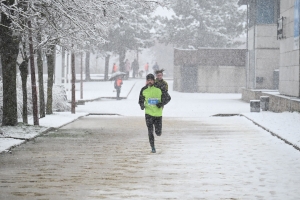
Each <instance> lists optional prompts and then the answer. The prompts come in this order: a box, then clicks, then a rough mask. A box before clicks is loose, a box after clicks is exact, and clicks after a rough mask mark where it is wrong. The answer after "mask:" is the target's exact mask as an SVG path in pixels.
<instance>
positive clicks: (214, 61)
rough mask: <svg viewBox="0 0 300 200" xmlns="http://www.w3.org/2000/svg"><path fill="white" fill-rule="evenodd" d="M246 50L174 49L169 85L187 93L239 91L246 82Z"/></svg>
mask: <svg viewBox="0 0 300 200" xmlns="http://www.w3.org/2000/svg"><path fill="white" fill-rule="evenodd" d="M246 52H247V50H245V49H198V50H183V49H175V51H174V59H175V60H174V64H175V65H174V85H173V87H174V88H173V89H174V90H175V91H179V92H189V93H193V92H201V93H241V88H242V87H245V85H246V73H245V72H246V70H245V65H246Z"/></svg>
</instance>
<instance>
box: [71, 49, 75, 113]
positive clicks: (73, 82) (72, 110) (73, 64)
mask: <svg viewBox="0 0 300 200" xmlns="http://www.w3.org/2000/svg"><path fill="white" fill-rule="evenodd" d="M71 68H72V70H71V71H72V107H71V113H72V114H75V107H76V102H75V79H76V76H75V53H74V52H73V51H72V53H71Z"/></svg>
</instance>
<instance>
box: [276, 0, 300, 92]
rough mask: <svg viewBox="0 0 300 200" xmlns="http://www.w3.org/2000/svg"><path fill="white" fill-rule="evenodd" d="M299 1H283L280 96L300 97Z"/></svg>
mask: <svg viewBox="0 0 300 200" xmlns="http://www.w3.org/2000/svg"><path fill="white" fill-rule="evenodd" d="M299 9H300V1H299V0H281V4H280V21H279V22H280V25H281V28H282V31H281V32H282V36H281V38H280V68H279V70H280V78H279V92H280V94H283V95H287V96H293V97H300V71H299V64H300V61H299V53H300V52H299Z"/></svg>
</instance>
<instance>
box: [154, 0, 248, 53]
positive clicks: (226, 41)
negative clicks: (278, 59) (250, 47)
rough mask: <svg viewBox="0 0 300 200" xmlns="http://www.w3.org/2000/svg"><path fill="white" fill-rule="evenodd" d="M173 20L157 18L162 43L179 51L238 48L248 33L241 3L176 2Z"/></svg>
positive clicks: (213, 0)
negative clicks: (241, 37)
mask: <svg viewBox="0 0 300 200" xmlns="http://www.w3.org/2000/svg"><path fill="white" fill-rule="evenodd" d="M170 8H171V9H172V11H173V12H174V15H173V16H172V17H171V18H166V17H157V21H159V22H160V23H159V26H158V27H157V30H158V36H159V37H158V38H159V40H160V42H163V43H167V44H174V45H175V46H176V47H178V48H191V49H197V48H203V47H218V48H228V47H236V46H239V45H241V44H242V42H240V41H239V40H236V39H237V38H238V37H240V36H241V35H242V34H244V33H245V30H246V29H245V26H246V17H247V14H246V9H245V8H241V7H239V6H238V0H209V1H207V0H173V1H171V2H170Z"/></svg>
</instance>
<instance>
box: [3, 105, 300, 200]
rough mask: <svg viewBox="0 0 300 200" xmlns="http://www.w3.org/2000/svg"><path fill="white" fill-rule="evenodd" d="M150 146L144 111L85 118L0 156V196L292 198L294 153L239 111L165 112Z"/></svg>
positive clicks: (294, 190)
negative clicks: (137, 114)
mask: <svg viewBox="0 0 300 200" xmlns="http://www.w3.org/2000/svg"><path fill="white" fill-rule="evenodd" d="M114 102H118V103H120V101H114ZM155 144H156V150H157V153H155V154H153V153H151V152H150V151H151V148H150V145H149V141H148V134H147V128H146V125H145V119H144V117H143V116H140V117H130V116H105V115H100V116H88V117H84V118H82V119H80V120H77V121H76V122H74V123H71V124H69V125H67V126H64V127H62V128H61V129H58V130H57V131H56V130H53V131H50V132H49V133H47V134H44V135H42V136H41V137H38V138H36V139H35V141H30V142H29V143H28V144H26V145H22V146H20V147H18V148H16V149H14V151H13V153H12V154H11V155H0V163H3V164H1V165H0V188H1V193H0V199H9V200H18V199H22V200H32V199H73V200H76V199H78V200H82V199H88V200H89V199H138V200H148V199H160V200H167V199H206V200H211V199H272V200H283V199H284V200H294V199H299V195H300V191H299V185H300V179H299V176H300V171H299V168H300V162H299V160H300V154H299V152H298V151H296V150H295V149H294V148H292V147H291V146H289V145H286V144H285V143H284V142H282V141H281V140H279V139H277V138H275V137H272V136H271V135H270V134H269V133H268V132H266V131H264V130H263V129H261V128H259V127H257V126H255V125H253V123H252V122H250V121H249V120H247V119H246V118H245V117H240V116H234V117H200V118H196V117H193V118H186V117H182V118H180V117H178V118H176V117H164V118H163V133H162V135H161V136H160V137H156V136H155Z"/></svg>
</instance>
